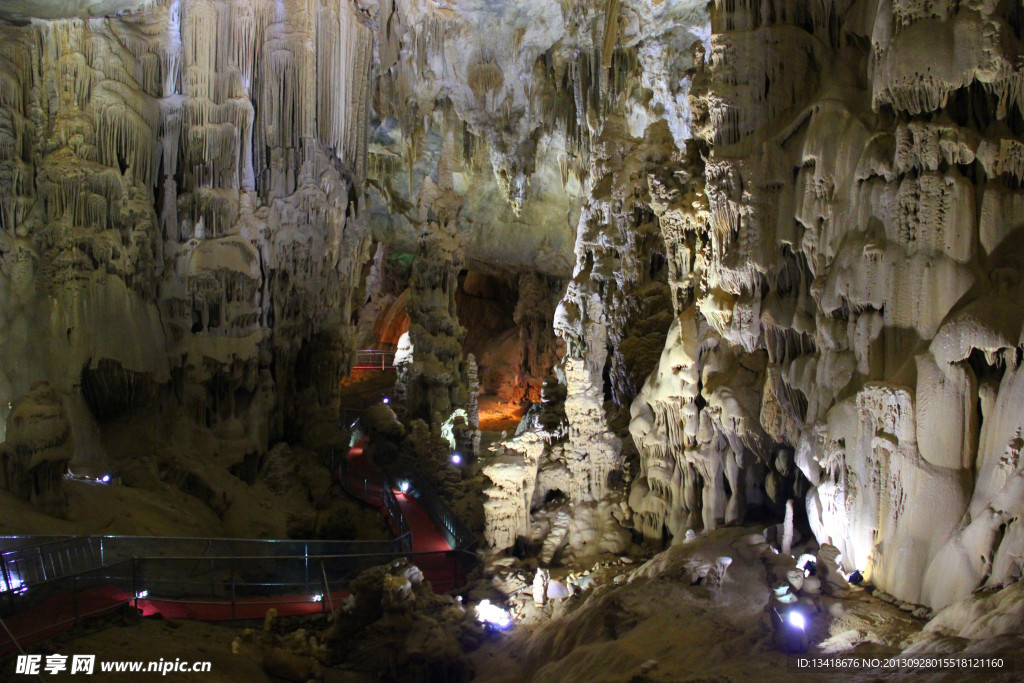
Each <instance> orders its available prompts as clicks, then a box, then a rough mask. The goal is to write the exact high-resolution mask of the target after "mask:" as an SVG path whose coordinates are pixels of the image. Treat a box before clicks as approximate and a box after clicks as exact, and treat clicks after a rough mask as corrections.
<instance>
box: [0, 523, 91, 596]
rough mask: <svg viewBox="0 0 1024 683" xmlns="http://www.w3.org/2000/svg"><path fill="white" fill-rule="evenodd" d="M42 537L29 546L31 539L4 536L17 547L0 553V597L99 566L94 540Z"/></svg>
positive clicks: (31, 542) (75, 537)
mask: <svg viewBox="0 0 1024 683" xmlns="http://www.w3.org/2000/svg"><path fill="white" fill-rule="evenodd" d="M53 538H55V537H52V536H44V537H42V541H43V542H41V543H40V542H38V541H36V542H35V543H34V544H33V540H34V539H33V537H31V536H22V537H18V536H7V537H5V541H6V542H7V543H8V544H10V545H12V546H18V547H16V548H15V549H14V550H8V551H6V552H3V553H0V593H4V592H8V591H17V590H20V589H21V588H23V587H25V586H32V585H36V584H40V583H43V582H45V581H50V580H52V579H57V578H60V577H62V576H71V575H73V574H79V573H81V572H84V571H87V570H90V569H94V568H96V567H98V566H100V565H101V564H103V562H102V559H101V556H102V551H101V549H100V545H99V542H98V540H97V538H98V537H95V536H71V537H56V540H48V539H53Z"/></svg>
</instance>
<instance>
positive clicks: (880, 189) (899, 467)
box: [630, 0, 1024, 607]
mask: <svg viewBox="0 0 1024 683" xmlns="http://www.w3.org/2000/svg"><path fill="white" fill-rule="evenodd" d="M873 12H874V13H873V14H872V13H869V12H866V11H865V7H864V6H862V5H860V4H857V5H854V4H852V3H848V2H827V3H818V4H815V5H814V6H813V9H812V8H811V6H810V5H807V4H805V3H795V2H782V1H778V2H770V3H762V2H736V3H730V4H729V7H728V8H726V6H725V4H724V3H716V4H715V7H714V9H713V12H712V17H713V22H712V29H713V37H712V39H711V45H710V48H711V50H710V51H711V57H710V61H709V63H708V65H707V66H706V68H705V70H703V71H702V72H701V73H698V74H695V76H694V83H695V85H694V88H693V91H692V93H691V108H692V110H693V112H694V119H693V122H692V127H693V130H694V132H695V140H694V141H693V142H692V143H691V145H692V146H694V147H699V148H700V149H701V155H700V157H694V156H693V155H689V156H687V157H686V158H685V160H684V161H685V163H684V164H683V165H682V166H681V170H683V171H684V173H683V174H681V175H680V176H678V178H677V179H675V180H676V182H675V183H667V184H664V185H663V186H662V187H660V188H659V189H658V192H657V193H656V194H658V195H659V196H660V199H659V200H658V201H657V202H656V206H654V210H655V212H656V213H657V214H658V216H659V219H660V221H661V227H662V233H663V235H664V237H665V240H666V243H667V249H668V251H669V252H672V253H675V254H677V265H678V267H677V268H675V269H673V270H672V271H671V273H670V277H669V280H670V286H671V287H672V288H673V293H674V294H675V293H676V291H681V292H683V295H682V296H680V297H675V298H674V303H675V305H676V313H677V314H678V316H679V319H678V321H677V322H676V323H674V324H673V330H672V332H671V333H670V335H669V344H668V346H667V347H666V349H665V352H664V354H663V356H662V359H661V362H660V364H659V367H658V371H657V372H656V373H655V374H654V375H652V376H651V378H650V379H649V380H648V382H647V384H646V386H645V387H644V389H643V391H642V392H641V394H640V396H639V397H638V399H637V400H636V401H635V402H634V404H633V408H632V415H633V421H632V424H631V433H632V436H633V439H634V441H635V443H636V445H637V447H638V449H639V450H640V460H641V476H640V477H639V478H638V479H637V480H636V481H635V482H634V484H633V487H632V491H631V497H630V501H631V504H632V506H633V508H634V510H635V517H634V519H635V520H637V526H638V528H640V529H642V530H643V532H644V533H645V535H648V536H653V537H659V536H660V535H661V533H662V529H663V528H664V529H665V530H667V531H668V532H669V533H671V534H673V535H677V534H681V533H682V532H683V531H684V530H685V529H686V528H688V527H694V526H701V525H702V526H704V527H709V526H715V525H717V524H721V523H723V522H728V521H732V520H733V519H736V515H737V514H740V510H739V508H738V507H737V506H736V505H734V504H733V501H734V500H735V499H736V498H737V497H738V496H742V494H743V493H744V492H747V493H751V492H753V493H754V494H755V495H756V496H758V497H759V498H760V499H762V500H763V499H768V500H771V501H774V503H775V504H776V505H778V504H781V503H782V502H783V501H785V499H787V498H789V497H796V498H798V499H803V500H804V501H805V502H806V509H807V514H808V517H809V519H810V522H811V526H812V528H813V530H814V533H815V535H816V536H817V537H818V540H819V541H821V542H823V543H824V542H829V543H831V544H833V545H835V546H836V547H837V548H838V549H839V550H840V552H841V562H842V564H843V565H844V566H845V568H846V569H847V570H852V569H854V568H857V569H860V570H862V571H864V572H865V573H866V575H867V576H868V577H869V578H870V579H871V580H872V581H873V582H874V583H875V584H876V585H878V586H880V587H881V588H883V589H884V590H886V591H888V592H890V593H892V594H894V595H896V596H898V597H900V598H901V599H903V600H907V601H910V602H918V603H925V604H928V605H931V606H933V607H941V606H944V605H946V604H948V603H950V602H951V601H952V600H954V599H956V598H958V597H961V596H963V595H965V594H966V593H968V592H969V591H971V590H973V589H974V588H976V587H978V586H980V585H992V586H996V585H1001V584H1004V583H1006V582H1008V581H1013V580H1016V579H1018V578H1019V577H1020V575H1021V561H1020V557H1021V555H1022V552H1024V531H1022V528H1021V522H1020V511H1021V509H1022V507H1021V506H1022V505H1024V497H1022V495H1024V490H1022V489H1021V484H1020V482H1021V481H1024V479H1022V478H1021V472H1022V470H1021V466H1020V463H1019V453H1020V450H1021V436H1020V435H1021V430H1022V428H1024V420H1022V418H1021V413H1020V411H1019V408H1011V406H1014V405H1016V406H1019V403H1016V401H1017V399H1016V398H1015V397H1016V395H1017V391H1018V385H1019V384H1020V383H1019V382H1018V374H1019V366H1020V360H1021V350H1020V349H1021V342H1022V338H1021V329H1022V323H1024V310H1022V309H1021V307H1020V304H1019V301H1020V298H1021V293H1022V292H1021V291H1020V287H1021V278H1020V276H1019V273H1020V272H1021V267H1022V265H1024V264H1022V262H1021V258H1022V256H1024V250H1022V247H1024V242H1022V240H1021V237H1020V234H1019V233H1018V232H1017V228H1018V227H1019V222H1020V221H1019V217H1018V216H1017V213H1016V212H1017V208H1016V207H1017V206H1018V204H1019V202H1020V201H1021V197H1022V195H1021V192H1020V190H1019V187H1020V169H1019V167H1018V164H1017V162H1016V161H1015V159H1017V158H1018V153H1017V151H1018V149H1019V147H1020V145H1021V142H1020V132H1021V130H1022V129H1024V126H1022V124H1024V121H1022V119H1021V110H1020V109H1019V106H1020V103H1019V92H1020V91H1019V88H1018V87H1017V85H1016V84H1017V83H1018V81H1019V79H1020V72H1019V68H1018V67H1016V66H1013V65H1016V64H1019V58H1020V44H1019V41H1018V39H1017V38H1016V36H1017V34H1018V32H1019V30H1020V17H1019V13H1018V10H1016V9H1011V8H1009V7H1008V6H998V7H997V6H996V4H995V3H988V4H981V3H975V4H968V3H959V4H957V3H923V2H910V1H902V0H893V1H891V2H882V3H878V7H877V11H874V10H873ZM953 45H955V46H956V49H955V50H954V49H953V47H952V46H953ZM795 469H799V471H800V472H801V473H802V475H803V476H802V477H796V478H795ZM804 479H806V482H804V481H803V480H804ZM808 483H809V485H808ZM709 499H710V501H709ZM747 502H751V500H748V501H747Z"/></svg>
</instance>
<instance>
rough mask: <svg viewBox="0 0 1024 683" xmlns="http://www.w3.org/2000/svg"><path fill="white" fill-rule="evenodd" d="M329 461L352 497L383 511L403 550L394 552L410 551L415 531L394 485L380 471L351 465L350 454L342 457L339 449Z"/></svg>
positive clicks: (400, 548)
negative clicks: (395, 491) (399, 500)
mask: <svg viewBox="0 0 1024 683" xmlns="http://www.w3.org/2000/svg"><path fill="white" fill-rule="evenodd" d="M328 458H329V461H330V468H331V471H332V472H333V473H334V476H336V477H337V479H338V482H339V483H340V484H341V486H342V487H343V488H344V489H345V490H346V491H348V492H349V494H351V495H352V496H355V497H356V498H359V499H360V500H363V501H365V502H367V503H370V504H371V505H376V506H377V507H379V508H381V509H382V510H383V511H384V515H385V517H387V519H388V526H389V527H390V528H391V531H392V533H394V534H395V536H396V539H395V542H400V544H399V545H400V547H398V548H396V549H395V550H398V551H401V552H409V551H411V550H412V531H411V530H410V529H409V523H408V521H407V520H406V519H405V514H404V513H403V512H402V508H401V506H399V504H398V499H397V498H395V494H394V491H393V486H392V483H391V482H390V481H388V480H387V479H386V478H385V477H384V476H383V475H382V474H381V473H380V472H379V471H378V470H377V469H375V468H372V467H360V466H359V465H357V464H355V463H352V462H350V461H349V459H348V457H347V454H342V453H340V452H339V451H338V450H336V449H331V451H330V454H329V456H328Z"/></svg>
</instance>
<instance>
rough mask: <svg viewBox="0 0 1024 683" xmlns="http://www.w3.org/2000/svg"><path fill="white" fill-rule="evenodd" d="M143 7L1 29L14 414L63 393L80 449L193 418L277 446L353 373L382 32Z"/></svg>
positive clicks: (340, 7)
mask: <svg viewBox="0 0 1024 683" xmlns="http://www.w3.org/2000/svg"><path fill="white" fill-rule="evenodd" d="M108 4H109V3H108ZM137 4H138V3H137ZM94 9H95V10H96V11H97V12H102V11H103V8H102V7H97V8H94ZM118 9H120V8H118ZM132 9H135V11H131V12H125V13H121V14H118V15H113V14H111V15H110V16H105V17H104V16H97V17H95V18H67V19H63V18H62V19H55V20H53V21H34V22H31V23H27V24H26V23H4V24H2V25H0V54H2V59H0V84H2V86H0V90H2V95H0V197H2V201H0V300H2V303H0V339H2V344H3V355H4V357H5V358H8V359H12V358H15V357H16V358H18V362H16V363H13V362H5V363H3V365H2V367H0V405H2V406H4V408H3V409H0V415H4V416H5V415H6V413H7V410H6V406H7V404H8V402H9V401H11V400H12V399H13V398H15V397H17V396H19V395H21V394H23V393H25V392H26V391H28V389H29V387H30V386H32V384H33V383H35V382H37V381H40V380H46V381H49V382H50V383H51V385H52V386H53V387H54V389H55V390H57V391H58V392H60V394H61V395H62V396H64V397H65V400H66V402H67V403H68V405H78V404H80V403H82V399H84V402H85V404H87V406H88V409H81V410H79V409H76V410H73V411H69V416H70V417H71V419H72V429H73V431H74V433H75V440H76V441H81V439H82V438H83V437H82V435H83V434H85V433H87V432H90V431H95V428H96V421H97V420H99V421H100V422H103V421H106V420H109V419H112V418H114V417H117V416H120V415H124V414H128V413H131V412H132V411H134V410H139V409H143V410H149V411H153V410H157V411H161V410H167V409H168V408H169V406H177V409H179V410H180V411H181V412H182V413H184V414H187V415H189V416H190V417H191V418H192V419H193V420H194V421H195V422H197V423H198V424H200V425H202V426H204V427H210V428H213V429H217V428H218V427H219V426H225V429H228V430H229V431H231V430H233V429H234V426H233V425H235V424H241V425H242V426H243V427H244V431H245V433H246V436H247V438H248V439H249V440H250V442H251V444H252V448H254V449H257V450H265V449H266V448H267V447H268V444H269V443H270V442H272V441H273V440H276V439H279V438H281V437H282V436H285V435H291V436H295V435H299V434H301V430H302V428H303V427H302V426H303V424H304V423H305V422H307V421H309V420H310V419H312V418H313V416H315V415H316V414H317V411H318V410H320V409H321V408H322V407H323V406H330V405H331V403H332V401H333V400H334V399H335V394H336V388H337V381H336V380H337V379H339V378H340V377H341V376H342V375H343V374H344V373H345V372H347V370H348V368H349V365H350V363H351V348H352V346H353V339H352V330H351V322H352V320H353V317H354V316H353V313H354V311H353V308H352V306H353V303H354V302H355V301H356V296H357V294H358V291H359V289H360V280H359V274H360V268H359V265H360V264H361V263H362V262H363V261H364V260H365V258H366V255H367V254H366V250H367V248H368V246H369V240H368V230H367V227H366V225H365V222H364V221H363V219H362V218H361V217H360V212H359V207H358V203H357V202H356V201H355V193H354V192H353V188H355V187H356V186H357V185H358V184H359V183H361V182H362V179H363V178H364V169H365V166H366V148H367V135H368V126H369V122H368V120H367V107H368V104H367V103H368V98H369V82H368V76H369V67H370V59H371V47H372V32H371V29H370V28H369V27H368V26H367V25H366V23H365V20H364V19H363V18H362V15H361V13H360V11H359V9H358V8H357V7H356V6H355V5H354V4H352V3H348V2H345V3H341V4H338V3H334V4H331V3H313V4H308V3H295V2H286V3H281V2H275V1H271V0H266V1H260V2H249V1H248V0H246V1H244V2H243V1H234V0H223V1H216V2H212V1H209V0H161V1H160V2H155V3H146V6H145V7H144V8H138V9H136V8H132ZM11 11H12V12H16V11H17V9H16V8H12V10H11ZM300 395H301V396H302V397H303V400H301V401H299V400H296V399H297V398H298V397H299V396H300Z"/></svg>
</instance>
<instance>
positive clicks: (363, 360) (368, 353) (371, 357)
mask: <svg viewBox="0 0 1024 683" xmlns="http://www.w3.org/2000/svg"><path fill="white" fill-rule="evenodd" d="M352 369H353V370H384V371H387V370H394V369H395V352H394V351H388V350H384V349H359V350H358V351H356V357H355V361H354V362H353V363H352Z"/></svg>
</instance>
